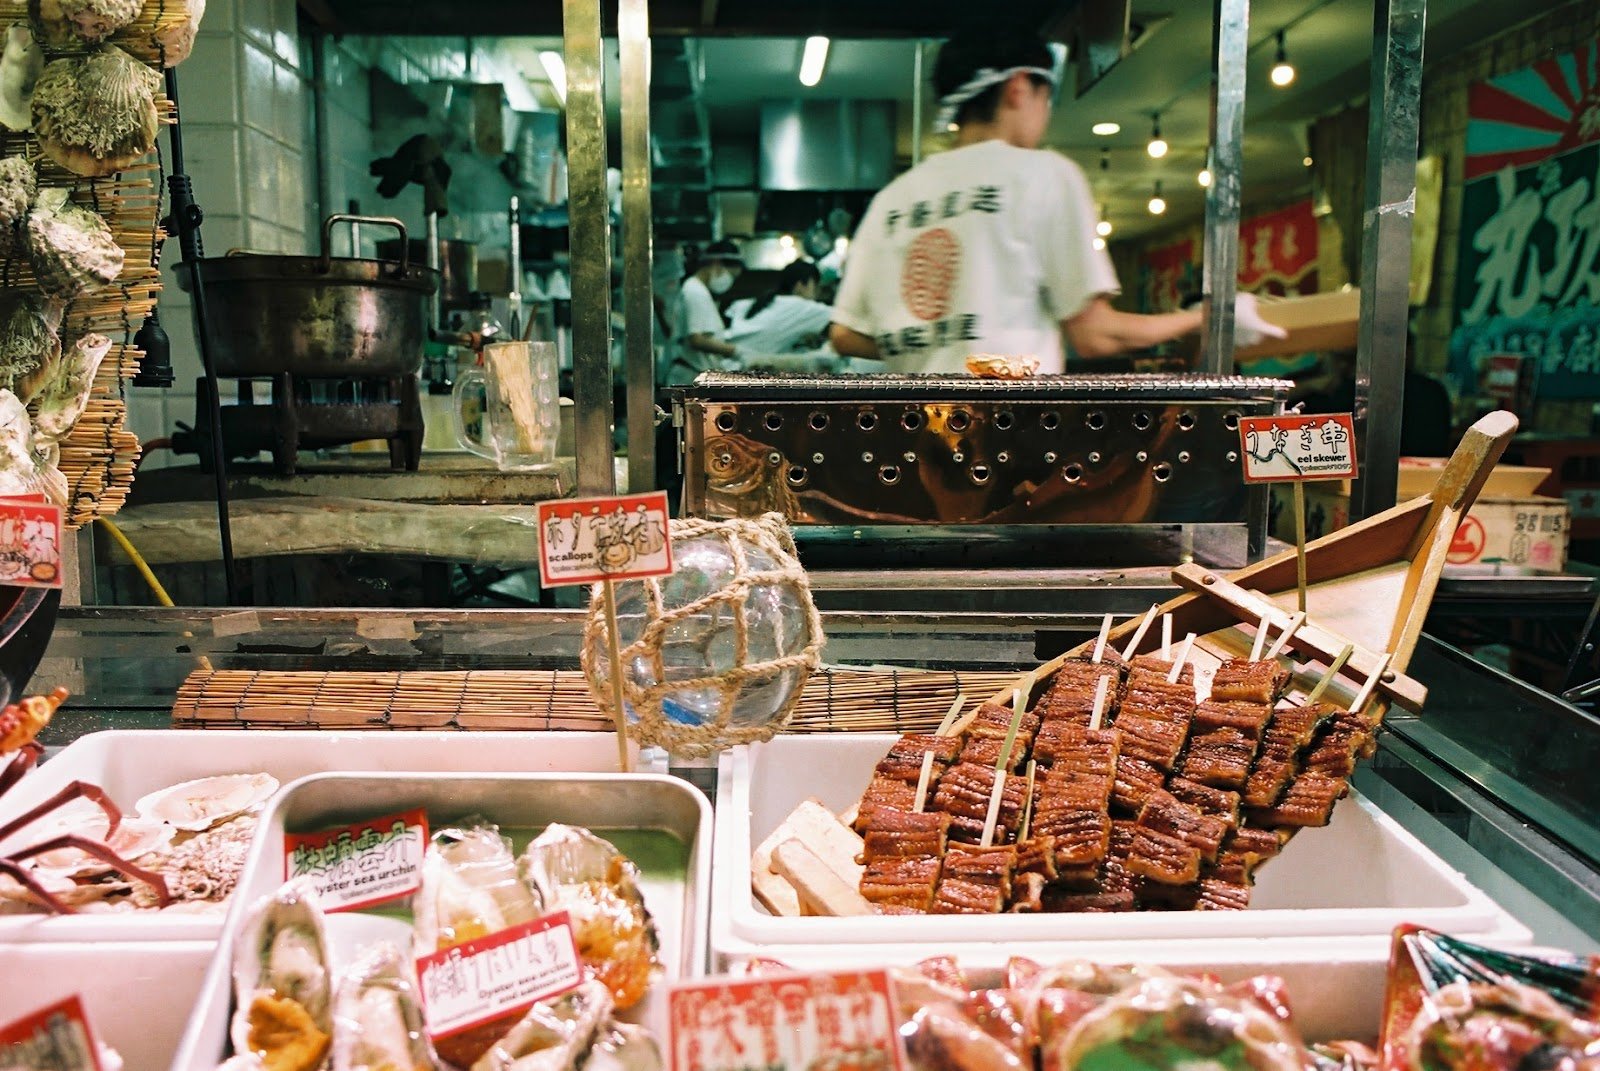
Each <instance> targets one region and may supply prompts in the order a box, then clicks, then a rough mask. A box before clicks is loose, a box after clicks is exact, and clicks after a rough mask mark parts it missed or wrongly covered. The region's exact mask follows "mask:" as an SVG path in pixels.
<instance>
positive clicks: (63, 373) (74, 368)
mask: <svg viewBox="0 0 1600 1071" xmlns="http://www.w3.org/2000/svg"><path fill="white" fill-rule="evenodd" d="M110 352H111V340H110V339H109V338H107V337H106V336H104V335H96V334H87V335H84V336H83V337H82V338H79V339H77V340H75V341H74V342H73V343H72V345H70V346H68V347H67V348H66V351H65V352H64V353H63V354H62V355H61V367H60V369H59V370H58V371H57V372H56V376H55V378H54V379H53V380H51V381H50V382H49V383H47V384H46V385H45V387H44V389H43V390H41V391H40V392H39V394H38V396H37V397H35V398H34V399H33V435H34V438H35V440H37V441H40V442H51V443H56V442H60V441H61V440H62V439H64V438H66V437H67V434H68V433H69V432H71V431H72V426H73V425H74V424H76V423H77V422H78V418H79V417H81V416H82V415H83V411H84V410H85V409H87V408H88V406H89V395H90V393H91V392H92V391H93V390H94V377H95V376H96V375H98V374H99V372H100V364H101V362H102V361H104V360H105V358H106V354H108V353H110Z"/></svg>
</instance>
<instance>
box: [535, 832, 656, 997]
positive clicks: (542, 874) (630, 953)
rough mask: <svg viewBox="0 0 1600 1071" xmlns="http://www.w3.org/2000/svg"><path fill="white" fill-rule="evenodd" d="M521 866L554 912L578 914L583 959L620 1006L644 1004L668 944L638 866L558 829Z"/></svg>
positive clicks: (603, 843)
mask: <svg viewBox="0 0 1600 1071" xmlns="http://www.w3.org/2000/svg"><path fill="white" fill-rule="evenodd" d="M517 867H518V869H519V870H520V871H521V873H522V876H523V878H524V880H526V881H527V882H528V884H530V885H532V886H533V887H534V888H535V889H537V890H539V893H540V895H542V896H543V897H544V901H545V909H546V910H547V911H566V912H567V913H568V914H570V915H571V916H572V930H573V936H574V937H575V938H576V939H577V942H578V955H579V956H580V957H581V958H582V959H583V963H584V966H585V967H587V968H588V969H589V970H591V971H593V972H594V974H595V976H596V977H597V978H599V979H600V980H601V981H602V982H604V983H605V984H606V986H607V988H609V989H610V990H611V995H612V996H613V997H615V998H616V1002H617V1007H619V1008H622V1009H624V1010H625V1009H628V1008H631V1007H633V1006H634V1005H635V1004H637V1003H638V1002H639V1000H640V998H642V997H643V996H644V994H645V991H646V990H647V989H649V988H650V983H651V981H652V980H653V979H654V977H655V975H656V972H657V970H658V968H659V966H660V964H659V961H658V959H657V954H658V953H659V951H660V947H661V944H660V940H659V938H658V937H657V935H656V927H655V922H654V920H653V919H651V917H650V912H649V911H648V910H646V908H645V904H644V895H643V893H641V892H640V890H639V868H638V867H636V866H634V865H633V862H632V860H630V859H629V858H628V857H627V856H625V855H623V854H622V853H621V852H619V851H617V849H616V847H615V846H614V845H613V844H611V842H610V841H607V840H604V839H602V838H600V837H597V836H595V835H594V834H593V833H591V832H589V831H588V830H587V829H579V828H577V827H575V826H563V825H551V826H549V827H548V828H546V829H545V831H544V832H543V833H541V834H539V836H538V837H537V838H536V839H535V840H534V842H533V843H532V844H530V845H528V848H527V850H526V851H525V852H523V853H522V858H520V859H518V860H517Z"/></svg>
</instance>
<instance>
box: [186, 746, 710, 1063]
mask: <svg viewBox="0 0 1600 1071" xmlns="http://www.w3.org/2000/svg"><path fill="white" fill-rule="evenodd" d="M419 806H420V807H423V808H426V810H427V812H428V820H429V823H430V826H432V827H434V828H437V827H440V826H442V825H444V824H446V823H448V822H451V821H455V820H458V819H461V818H464V817H466V816H468V815H474V814H478V815H483V816H485V817H487V818H489V819H490V820H491V821H493V822H495V823H497V824H498V825H500V826H501V827H502V828H503V829H529V828H531V829H534V830H537V829H539V828H542V827H543V826H545V825H548V824H549V823H551V822H563V823H567V824H569V825H581V826H587V827H589V828H592V829H595V830H597V831H601V832H602V835H604V831H607V830H629V831H634V830H639V831H656V832H660V833H665V834H667V835H668V836H670V837H671V838H672V839H673V840H675V841H676V842H678V843H679V844H681V846H682V853H681V855H677V856H675V857H674V858H673V859H672V860H670V861H666V862H662V861H658V860H649V859H645V860H641V859H635V862H636V863H638V864H639V866H640V869H641V870H642V871H643V873H644V880H643V886H644V896H645V904H646V906H647V907H649V909H650V912H651V914H652V915H653V916H654V917H655V921H656V928H657V931H658V932H659V934H660V937H661V962H662V966H663V968H664V971H665V974H664V977H663V979H662V982H661V983H658V984H657V986H656V988H655V991H653V992H652V993H651V994H650V995H649V996H647V997H646V998H645V999H644V1000H643V1001H641V1002H640V1003H639V1005H638V1006H637V1007H635V1008H633V1009H632V1010H631V1011H629V1012H628V1013H627V1014H626V1015H625V1016H624V1018H626V1019H628V1020H629V1021H631V1022H638V1023H641V1024H642V1025H644V1026H647V1027H649V1028H650V1029H652V1030H654V1031H655V1032H656V1034H657V1036H658V1037H661V1038H664V1037H665V1036H666V1031H665V1025H666V1023H665V1014H666V1001H665V1000H664V999H662V996H661V988H662V983H665V982H671V981H674V980H677V979H679V978H692V977H698V976H699V975H700V974H702V973H703V972H704V969H705V964H706V945H707V930H706V927H707V921H708V917H709V913H710V898H711V805H710V803H708V802H707V801H706V798H705V796H704V795H703V794H702V793H701V792H700V791H699V790H698V789H696V788H694V787H693V786H691V785H689V784H688V783H687V782H684V781H680V780H678V779H676V778H672V777H658V776H654V775H647V774H526V775H515V774H430V773H395V774H386V775H384V776H382V777H374V776H371V775H360V774H317V775H313V776H311V777H305V778H302V779H300V780H299V781H296V782H294V783H293V784H292V785H289V786H288V787H286V788H284V789H283V790H282V791H281V792H280V793H279V795H278V796H277V797H276V798H275V799H274V801H273V802H272V804H271V805H269V807H268V808H267V810H266V812H265V813H264V814H263V815H262V819H261V835H258V836H257V837H256V840H255V843H254V844H253V845H252V846H251V849H250V858H249V860H248V861H247V862H246V864H245V870H244V874H243V876H242V877H241V878H240V881H239V888H238V890H237V892H236V893H235V895H234V898H233V906H232V907H231V908H230V909H229V911H228V917H227V921H226V922H225V923H224V925H223V932H222V937H221V939H220V940H219V941H218V942H217V948H216V953H215V955H214V957H213V958H212V961H211V966H210V968H209V969H208V970H207V972H206V977H205V981H204V982H203V983H202V984H201V987H200V996H199V998H198V1000H197V1001H196V1002H195V1007H194V1012H193V1013H192V1015H191V1016H190V1019H189V1025H188V1028H187V1030H186V1031H185V1032H184V1036H183V1040H182V1041H181V1042H180V1044H179V1046H178V1051H177V1056H176V1057H175V1059H174V1060H173V1063H172V1071H214V1069H215V1068H216V1066H217V1065H218V1064H219V1063H221V1062H222V1060H223V1058H224V1057H225V1055H226V1053H227V1049H228V1038H227V1035H228V1017H229V1016H230V1015H231V1014H232V1011H233V992H232V979H231V977H230V976H231V970H230V965H231V963H232V960H233V942H234V940H235V939H236V937H237V931H238V928H239V925H240V923H241V921H242V919H243V916H244V913H245V912H246V911H247V910H248V909H249V907H250V905H251V904H252V903H254V902H255V901H256V900H258V899H259V898H261V897H262V896H265V895H267V894H269V893H271V892H272V891H273V890H275V889H277V888H278V887H279V885H281V884H282V882H283V850H282V843H283V842H282V839H281V838H282V834H283V832H284V830H285V829H288V830H293V831H301V830H310V829H319V828H326V827H329V826H335V825H339V824H341V823H343V822H352V821H357V820H359V819H361V818H364V817H371V816H374V815H381V814H390V813H394V812H396V811H402V810H406V809H408V808H412V807H419ZM384 921H385V920H383V919H379V918H377V917H376V916H373V915H368V914H365V913H363V912H359V911H352V912H343V913H340V914H336V915H330V916H328V936H329V943H330V944H331V945H332V947H333V953H334V960H335V962H334V967H335V969H336V970H337V969H340V968H342V967H343V966H345V965H346V962H344V961H343V958H342V957H341V955H340V952H341V949H342V948H345V947H348V946H350V945H352V944H354V943H355V941H354V940H353V939H352V938H353V936H354V935H355V934H358V933H361V932H362V931H365V930H370V928H371V927H372V926H373V925H374V923H375V922H376V923H379V924H381V923H383V922H384ZM391 925H392V923H391ZM357 950H358V949H355V948H351V949H350V951H351V952H354V951H357Z"/></svg>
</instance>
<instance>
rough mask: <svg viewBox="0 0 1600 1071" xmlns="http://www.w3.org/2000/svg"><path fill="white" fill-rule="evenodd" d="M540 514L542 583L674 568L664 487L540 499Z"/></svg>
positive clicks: (582, 581) (625, 576)
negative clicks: (610, 494)
mask: <svg viewBox="0 0 1600 1071" xmlns="http://www.w3.org/2000/svg"><path fill="white" fill-rule="evenodd" d="M538 516H539V582H540V583H541V584H543V585H544V586H545V587H557V586H560V585H562V584H594V583H597V582H599V581H602V580H636V579H639V578H641V577H647V576H666V575H668V574H669V573H671V572H672V542H671V540H670V539H668V538H667V536H668V531H669V527H668V518H669V516H670V513H669V508H668V506H667V493H666V492H665V491H652V492H650V493H648V494H642V495H617V496H614V497H611V498H569V499H562V500H560V501H555V502H541V503H539V514H538Z"/></svg>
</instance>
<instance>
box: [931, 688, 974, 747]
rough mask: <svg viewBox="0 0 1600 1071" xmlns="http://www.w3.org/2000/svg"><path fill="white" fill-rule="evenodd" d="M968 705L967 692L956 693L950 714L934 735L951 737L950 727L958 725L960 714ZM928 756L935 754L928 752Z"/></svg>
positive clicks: (945, 717)
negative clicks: (957, 720)
mask: <svg viewBox="0 0 1600 1071" xmlns="http://www.w3.org/2000/svg"><path fill="white" fill-rule="evenodd" d="M966 705H967V695H966V693H965V692H957V693H956V699H955V702H953V703H951V704H950V712H949V713H948V714H946V715H945V716H944V721H941V722H940V723H939V728H938V729H936V730H935V731H934V734H933V735H934V736H947V735H949V733H950V726H952V725H954V724H955V723H956V718H957V717H958V716H960V714H961V708H962V707H964V706H966ZM928 754H930V755H931V754H933V752H931V751H930V752H928Z"/></svg>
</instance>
